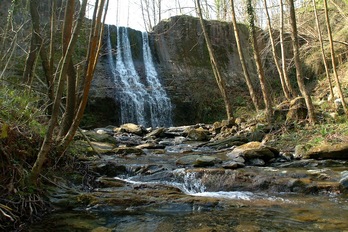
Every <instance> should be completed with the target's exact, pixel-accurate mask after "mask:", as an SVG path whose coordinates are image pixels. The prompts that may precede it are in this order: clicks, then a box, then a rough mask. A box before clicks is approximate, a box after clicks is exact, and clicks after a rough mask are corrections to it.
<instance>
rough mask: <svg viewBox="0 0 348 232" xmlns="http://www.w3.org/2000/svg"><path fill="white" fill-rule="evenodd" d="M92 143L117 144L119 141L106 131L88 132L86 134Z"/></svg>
mask: <svg viewBox="0 0 348 232" xmlns="http://www.w3.org/2000/svg"><path fill="white" fill-rule="evenodd" d="M84 134H85V135H86V136H87V137H88V138H89V139H90V140H91V141H95V142H106V143H113V144H116V143H117V140H116V139H115V138H114V137H113V136H112V135H110V133H108V132H107V131H105V130H102V129H98V130H96V131H93V130H91V131H87V132H85V133H84Z"/></svg>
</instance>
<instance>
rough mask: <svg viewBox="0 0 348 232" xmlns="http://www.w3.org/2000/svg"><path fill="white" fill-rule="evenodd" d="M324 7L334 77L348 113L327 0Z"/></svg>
mask: <svg viewBox="0 0 348 232" xmlns="http://www.w3.org/2000/svg"><path fill="white" fill-rule="evenodd" d="M324 9H325V20H326V28H327V35H328V37H329V43H330V53H331V62H332V70H333V74H334V78H335V81H336V86H337V89H338V95H339V96H340V99H341V102H342V106H343V110H344V112H345V113H346V114H348V109H347V105H346V102H345V99H344V96H343V92H342V88H341V84H340V80H339V78H338V74H337V67H336V60H335V48H334V44H333V40H332V32H331V26H330V18H329V13H328V6H327V0H324Z"/></svg>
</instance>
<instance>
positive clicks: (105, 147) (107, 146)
mask: <svg viewBox="0 0 348 232" xmlns="http://www.w3.org/2000/svg"><path fill="white" fill-rule="evenodd" d="M91 145H92V146H93V148H94V150H96V151H97V152H98V153H99V154H106V153H112V152H113V149H114V148H115V145H114V144H111V143H102V142H91ZM94 150H93V149H92V148H91V147H89V148H88V151H89V152H94Z"/></svg>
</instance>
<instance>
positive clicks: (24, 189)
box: [0, 84, 46, 231]
mask: <svg viewBox="0 0 348 232" xmlns="http://www.w3.org/2000/svg"><path fill="white" fill-rule="evenodd" d="M39 103H40V102H39V97H38V96H36V95H35V94H33V93H29V92H28V91H26V90H24V89H22V88H21V87H20V86H9V85H4V84H2V85H0V231H3V230H8V229H9V230H21V229H23V228H22V227H23V225H24V224H25V222H31V221H34V220H35V219H36V218H37V217H38V216H39V215H40V214H41V213H42V212H43V211H45V209H46V203H45V201H44V200H43V194H42V192H41V191H39V190H38V189H34V188H32V187H30V186H29V185H27V184H26V177H27V176H28V173H29V171H30V169H31V167H32V165H33V163H34V162H35V159H36V155H37V153H38V149H39V147H40V144H41V141H42V137H43V135H44V133H45V131H46V127H45V124H46V123H45V117H44V116H43V115H44V114H43V110H42V109H40V107H39V106H40V104H39Z"/></svg>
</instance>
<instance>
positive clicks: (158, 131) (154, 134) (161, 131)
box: [144, 127, 165, 139]
mask: <svg viewBox="0 0 348 232" xmlns="http://www.w3.org/2000/svg"><path fill="white" fill-rule="evenodd" d="M164 132H165V128H164V127H160V128H157V129H155V130H153V131H151V132H150V133H148V134H146V135H145V136H144V138H145V139H148V138H153V137H155V138H158V137H163V136H164Z"/></svg>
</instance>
